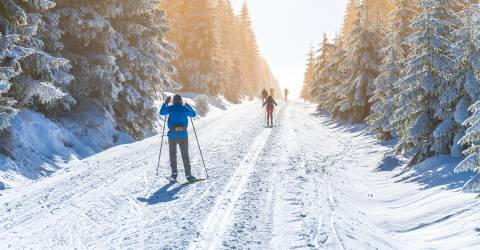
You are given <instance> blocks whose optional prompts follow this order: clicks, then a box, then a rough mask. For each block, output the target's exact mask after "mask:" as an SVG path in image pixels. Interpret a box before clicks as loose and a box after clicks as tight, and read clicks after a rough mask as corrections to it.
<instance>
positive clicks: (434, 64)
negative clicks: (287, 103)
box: [302, 0, 480, 188]
mask: <svg viewBox="0 0 480 250" xmlns="http://www.w3.org/2000/svg"><path fill="white" fill-rule="evenodd" d="M382 6H383V7H382ZM344 22H345V23H344V28H343V31H344V32H343V33H342V34H341V36H338V37H336V38H335V39H334V41H333V42H330V41H329V40H328V39H327V38H325V39H324V42H323V43H322V44H321V45H320V47H319V49H318V51H317V52H313V51H311V52H310V53H309V59H308V64H307V70H306V73H305V83H304V89H303V92H302V93H303V96H304V98H306V99H308V100H311V101H313V102H316V103H318V109H319V110H324V111H328V112H329V113H330V114H331V115H332V116H333V117H334V118H340V119H346V120H350V121H352V122H367V123H368V124H370V126H371V128H372V129H373V130H374V131H376V132H377V133H378V135H379V137H380V138H382V139H391V138H393V137H397V138H398V145H397V146H396V152H397V153H402V154H407V155H410V156H411V160H410V162H409V166H413V165H415V164H417V163H420V162H422V161H424V160H426V159H427V158H429V157H432V156H435V155H440V154H451V155H453V156H456V157H462V156H463V155H467V156H468V157H467V158H466V160H464V161H463V162H462V163H461V164H460V165H459V166H458V167H457V169H456V171H459V172H461V171H469V170H473V171H476V172H479V173H480V164H479V162H480V161H479V160H480V158H479V157H480V154H479V151H480V144H479V143H478V141H479V139H480V103H478V101H479V98H480V88H479V87H480V85H479V76H480V75H479V73H480V63H479V61H478V60H479V58H480V44H479V43H478V41H480V37H479V35H480V33H479V31H480V28H479V27H480V26H479V24H480V6H479V5H478V1H468V0H467V1H456V0H417V1H414V0H397V1H393V2H392V3H391V2H390V1H387V0H384V1H380V0H378V1H363V2H356V1H354V0H351V1H350V2H349V4H348V6H347V12H346V15H345V20H344ZM476 103H477V104H476ZM472 112H473V113H472ZM474 182H475V181H472V182H470V183H468V185H467V186H469V187H470V188H476V187H475V185H474Z"/></svg>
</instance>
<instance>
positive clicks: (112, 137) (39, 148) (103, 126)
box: [0, 93, 230, 190]
mask: <svg viewBox="0 0 480 250" xmlns="http://www.w3.org/2000/svg"><path fill="white" fill-rule="evenodd" d="M166 94H168V95H173V93H166ZM181 94H182V96H184V100H185V101H186V102H188V103H190V104H192V105H193V106H197V104H203V105H201V106H198V110H199V113H200V115H201V116H205V115H207V114H210V113H212V114H215V113H218V112H221V111H223V110H225V109H227V108H228V107H229V106H230V103H229V102H228V101H227V100H225V99H224V98H223V97H212V96H207V95H199V94H198V93H181ZM199 96H200V97H201V98H200V99H202V100H204V102H202V103H198V101H196V100H197V99H199V98H198V97H199ZM156 104H157V106H158V107H159V108H160V106H161V104H162V103H161V102H160V101H158V102H157V103H156ZM161 123H162V120H161V119H159V121H158V124H157V130H158V131H160V130H161ZM116 127H117V125H116V122H115V119H114V118H113V117H112V116H111V114H109V113H108V112H106V111H105V110H104V109H103V108H100V106H99V105H95V104H94V103H82V104H80V105H77V107H76V108H75V109H74V110H72V111H71V112H70V114H69V115H68V116H66V117H62V118H61V119H59V120H58V121H54V120H51V119H49V118H47V117H45V116H44V115H42V114H40V113H38V112H34V111H31V110H28V109H23V110H21V112H20V113H19V114H18V115H17V116H16V117H15V119H13V121H12V126H11V127H10V128H9V131H10V133H9V134H10V137H11V138H10V139H9V140H7V141H8V142H6V143H9V144H12V145H8V148H9V152H8V153H7V154H2V153H3V152H2V151H0V190H2V189H3V188H12V187H21V186H23V185H27V184H29V183H33V182H36V181H38V180H40V179H42V178H44V177H48V176H49V175H50V174H52V173H54V172H55V171H57V170H58V169H61V168H62V167H63V166H64V165H65V164H64V163H66V162H73V161H76V160H79V159H84V158H86V157H89V156H91V155H94V154H96V153H99V152H101V151H103V150H105V149H108V148H111V147H113V146H118V145H122V144H126V143H131V142H133V141H134V138H132V137H131V136H129V135H128V134H127V133H125V132H121V131H119V130H118V129H117V128H116ZM146 133H147V134H149V133H152V132H148V131H146ZM0 143H4V142H3V141H1V140H0Z"/></svg>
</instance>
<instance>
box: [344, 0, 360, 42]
mask: <svg viewBox="0 0 480 250" xmlns="http://www.w3.org/2000/svg"><path fill="white" fill-rule="evenodd" d="M357 12H358V6H357V0H349V1H348V4H347V8H346V10H345V16H344V18H343V27H342V39H343V40H346V39H348V36H349V35H350V33H351V32H352V29H353V27H355V22H356V21H357V18H358V13H357Z"/></svg>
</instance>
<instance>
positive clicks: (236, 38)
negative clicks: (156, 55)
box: [162, 0, 278, 102]
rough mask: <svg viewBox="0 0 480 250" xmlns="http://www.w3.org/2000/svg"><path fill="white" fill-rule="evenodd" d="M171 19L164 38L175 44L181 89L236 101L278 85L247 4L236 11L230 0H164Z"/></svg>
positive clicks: (163, 4)
mask: <svg viewBox="0 0 480 250" xmlns="http://www.w3.org/2000/svg"><path fill="white" fill-rule="evenodd" d="M162 7H163V8H165V10H166V12H167V17H168V18H170V19H171V20H172V21H171V22H170V26H171V27H172V31H171V32H169V33H168V39H169V40H170V41H172V42H173V43H175V44H176V45H177V46H178V50H176V52H177V54H178V56H177V58H176V59H175V61H174V65H175V67H176V68H177V70H178V73H177V74H176V76H174V79H175V80H176V81H177V82H179V83H181V84H182V85H183V88H182V90H183V91H195V92H203V93H209V94H212V95H219V94H220V95H224V96H225V97H226V98H227V99H228V100H230V101H232V102H237V101H239V100H240V98H242V97H246V96H256V95H259V93H260V91H261V90H262V89H264V88H268V89H269V88H278V84H277V81H276V80H275V78H274V77H273V75H272V73H271V71H270V69H269V66H268V64H267V63H266V61H265V60H264V59H263V58H262V57H261V56H260V55H259V52H258V46H257V41H256V38H255V34H254V32H253V30H252V23H251V20H250V14H249V10H248V6H247V4H246V3H244V5H243V7H242V9H241V12H240V13H239V14H238V15H236V14H235V13H234V11H233V8H232V4H231V2H230V0H196V1H191V0H164V1H163V2H162Z"/></svg>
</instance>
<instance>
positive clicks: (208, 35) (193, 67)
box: [162, 0, 220, 95]
mask: <svg viewBox="0 0 480 250" xmlns="http://www.w3.org/2000/svg"><path fill="white" fill-rule="evenodd" d="M162 7H164V8H165V9H166V11H167V13H169V15H171V16H169V17H170V18H171V19H173V20H174V21H173V22H172V24H171V26H172V31H171V33H172V34H171V35H170V36H169V38H171V40H172V42H173V43H175V44H176V45H177V54H178V56H177V57H176V59H175V61H174V65H175V66H176V68H177V74H176V76H175V78H174V79H175V80H176V81H177V82H179V83H180V84H182V85H183V89H182V90H184V91H197V92H201V93H210V94H214V95H216V94H217V93H218V92H219V89H220V86H218V85H217V84H218V81H217V79H216V77H217V74H216V69H217V66H218V61H217V60H218V52H217V51H216V49H217V48H218V47H217V40H216V34H215V12H214V8H213V5H212V2H211V1H210V0H197V1H187V0H166V1H163V2H162Z"/></svg>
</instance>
